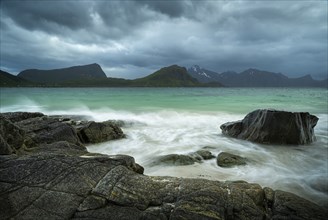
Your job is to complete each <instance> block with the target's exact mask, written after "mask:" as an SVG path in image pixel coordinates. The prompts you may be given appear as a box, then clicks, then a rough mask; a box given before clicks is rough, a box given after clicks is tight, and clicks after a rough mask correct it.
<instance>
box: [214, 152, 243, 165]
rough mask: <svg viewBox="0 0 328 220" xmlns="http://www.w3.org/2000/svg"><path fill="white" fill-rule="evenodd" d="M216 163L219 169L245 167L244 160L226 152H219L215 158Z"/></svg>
mask: <svg viewBox="0 0 328 220" xmlns="http://www.w3.org/2000/svg"><path fill="white" fill-rule="evenodd" d="M216 163H217V165H218V166H220V167H233V166H240V165H246V158H244V157H240V156H238V155H234V154H230V153H227V152H221V153H219V155H218V156H217V158H216Z"/></svg>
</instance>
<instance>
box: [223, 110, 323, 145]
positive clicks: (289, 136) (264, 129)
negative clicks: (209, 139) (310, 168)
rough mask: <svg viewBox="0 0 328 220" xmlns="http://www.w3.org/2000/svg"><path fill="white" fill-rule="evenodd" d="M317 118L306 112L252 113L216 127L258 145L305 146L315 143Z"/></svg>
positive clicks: (256, 111) (270, 111) (229, 134)
mask: <svg viewBox="0 0 328 220" xmlns="http://www.w3.org/2000/svg"><path fill="white" fill-rule="evenodd" d="M318 120H319V119H318V118H317V117H316V116H314V115H311V114H309V113H308V112H286V111H277V110H267V109H263V110H255V111H253V112H251V113H249V114H248V115H246V117H245V118H244V119H243V120H241V121H236V122H228V123H225V124H223V125H221V126H220V128H221V130H222V133H223V134H225V135H228V136H231V137H235V138H239V139H244V140H249V141H253V142H257V143H262V144H296V145H300V144H309V143H311V142H313V141H315V140H316V139H315V135H314V131H313V128H314V127H315V126H316V124H317V122H318Z"/></svg>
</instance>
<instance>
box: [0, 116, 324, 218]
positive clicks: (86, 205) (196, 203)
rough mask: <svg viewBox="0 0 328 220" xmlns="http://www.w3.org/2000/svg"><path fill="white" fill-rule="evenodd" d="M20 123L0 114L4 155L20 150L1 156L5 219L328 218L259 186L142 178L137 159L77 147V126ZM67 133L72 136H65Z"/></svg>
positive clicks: (0, 198) (45, 120) (42, 120)
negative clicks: (14, 136)
mask: <svg viewBox="0 0 328 220" xmlns="http://www.w3.org/2000/svg"><path fill="white" fill-rule="evenodd" d="M13 114H15V113H13ZM21 119H22V120H18V121H15V120H14V121H11V120H10V118H9V117H8V118H6V117H5V115H4V114H0V120H1V123H0V125H1V129H0V132H1V133H0V135H1V137H2V139H1V146H0V147H1V149H2V148H3V145H2V144H3V143H5V144H6V146H5V147H8V146H9V147H10V148H11V149H15V150H13V151H11V152H9V151H5V150H4V152H3V151H0V204H1V205H0V219H131V220H132V219H133V220H134V219H172V220H174V219H326V218H325V217H326V216H327V211H326V210H325V209H324V208H323V207H321V206H318V205H316V204H314V203H312V202H310V201H307V200H305V199H303V198H301V197H299V196H296V195H294V194H292V193H287V192H283V191H279V190H272V189H270V188H262V187H261V186H260V185H258V184H253V183H247V182H244V181H235V182H219V181H210V180H205V179H185V178H174V177H152V176H146V175H142V172H143V168H142V167H141V166H140V165H138V164H137V163H135V161H134V158H133V157H130V156H126V155H113V156H109V155H103V154H96V153H89V152H88V151H87V150H86V148H85V147H84V146H83V144H81V143H80V142H79V141H77V140H76V137H77V135H76V130H75V128H74V127H73V126H71V125H67V124H65V123H64V122H58V121H57V122H58V123H59V124H57V122H56V121H53V120H51V119H50V118H49V117H47V116H40V115H36V117H34V118H33V117H31V118H21ZM62 124H64V125H62ZM13 126H14V127H13ZM67 126H68V127H67ZM36 128H38V130H36ZM17 129H18V130H17ZM12 131H14V132H18V133H19V134H20V135H21V136H20V140H18V142H13V141H11V140H12V139H10V138H9V139H8V134H10V133H11V132H12ZM67 131H69V132H68V133H67V135H59V134H63V132H67ZM52 133H53V134H54V136H52V135H51V134H52ZM40 135H41V136H40ZM43 135H45V137H46V138H43V137H42V136H43ZM26 140H28V141H26ZM29 140H33V141H29ZM29 144H32V146H30V145H29ZM4 149H6V148H4Z"/></svg>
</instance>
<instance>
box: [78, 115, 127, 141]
mask: <svg viewBox="0 0 328 220" xmlns="http://www.w3.org/2000/svg"><path fill="white" fill-rule="evenodd" d="M76 128H77V133H78V136H79V138H80V140H81V141H82V142H83V143H86V144H88V143H100V142H104V141H110V140H115V139H120V138H124V137H125V135H124V134H123V131H122V129H121V128H120V127H119V126H118V125H117V124H116V123H114V122H111V121H105V122H94V121H91V122H86V123H82V124H80V125H78V126H77V127H76Z"/></svg>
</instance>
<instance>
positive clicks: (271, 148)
mask: <svg viewBox="0 0 328 220" xmlns="http://www.w3.org/2000/svg"><path fill="white" fill-rule="evenodd" d="M327 97H328V90H327V89H319V88H318V89H317V88H315V89H314V88H1V89H0V111H1V112H12V111H28V112H42V113H44V114H47V115H70V116H71V115H78V116H81V117H85V118H87V119H88V120H94V121H105V120H123V121H125V122H127V123H126V124H127V125H126V126H124V127H123V131H124V133H125V134H126V136H127V137H126V138H125V139H120V140H114V141H109V142H105V143H100V144H92V145H88V146H87V148H88V150H89V151H90V152H97V153H102V154H109V155H113V154H126V155H130V156H133V157H134V158H135V160H136V162H137V163H139V164H140V165H142V166H143V167H144V168H145V174H146V175H154V176H175V177H185V178H204V179H210V180H218V181H234V180H244V181H247V182H251V183H258V184H260V185H261V186H262V187H271V188H273V189H275V190H276V189H279V190H284V191H288V192H292V193H295V194H297V195H299V196H302V197H304V198H306V199H309V200H311V201H313V202H315V203H317V204H319V205H327V204H328V202H327V201H328V100H327ZM256 109H277V110H285V111H293V112H309V113H311V114H313V115H316V116H317V117H318V118H319V121H318V123H317V125H316V127H315V135H316V138H317V140H316V142H314V143H312V144H308V145H302V146H297V145H295V146H278V145H262V144H257V143H252V142H248V141H244V140H238V139H234V138H231V137H227V136H225V135H223V134H222V133H221V130H220V125H221V124H223V123H225V122H230V121H236V120H240V119H243V118H244V117H245V115H246V114H247V113H249V112H251V111H253V110H256ZM201 149H207V150H209V151H211V152H212V153H213V154H214V155H215V156H216V155H218V154H219V153H220V152H229V153H233V154H237V155H240V156H242V157H246V158H247V159H248V164H247V165H246V166H237V167H232V168H222V167H219V166H217V164H216V159H212V160H206V161H203V162H201V163H195V164H193V165H186V166H167V165H154V163H153V162H154V160H156V158H157V157H159V156H162V155H167V154H186V155H187V154H190V153H193V152H195V151H197V150H201Z"/></svg>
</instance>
